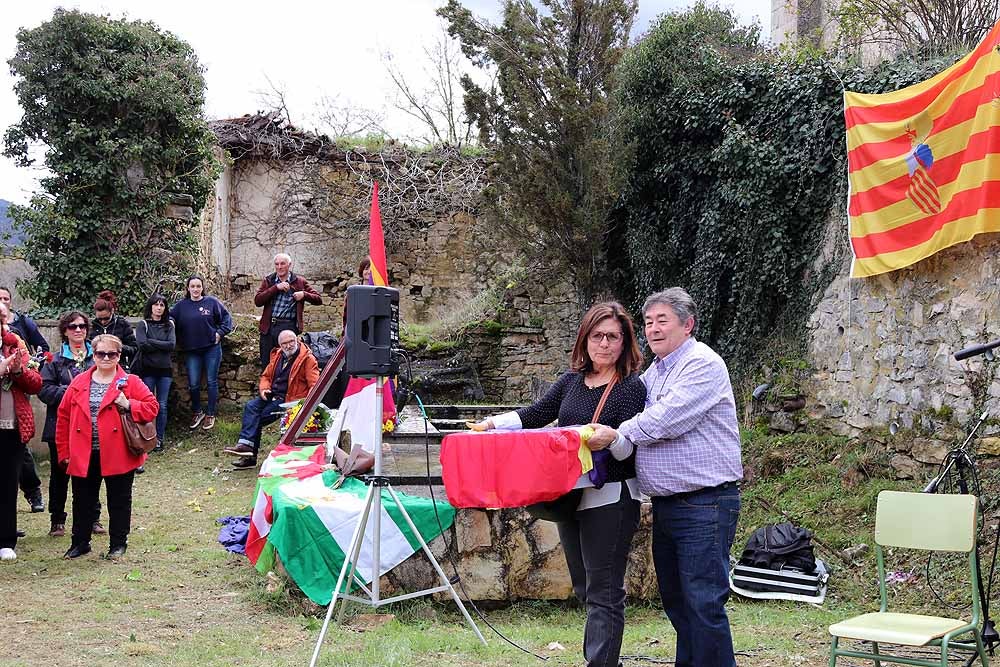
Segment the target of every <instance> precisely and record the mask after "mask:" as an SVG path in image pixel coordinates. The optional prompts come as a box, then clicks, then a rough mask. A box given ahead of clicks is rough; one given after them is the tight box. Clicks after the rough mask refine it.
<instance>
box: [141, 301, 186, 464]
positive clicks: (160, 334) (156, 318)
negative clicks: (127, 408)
mask: <svg viewBox="0 0 1000 667" xmlns="http://www.w3.org/2000/svg"><path fill="white" fill-rule="evenodd" d="M169 310H170V305H169V304H168V303H167V297H165V296H163V295H162V294H153V295H152V296H150V297H149V299H147V300H146V307H145V308H144V309H143V312H142V318H143V319H142V322H139V324H138V326H136V328H135V339H136V342H137V344H138V346H139V355H138V357H137V358H136V360H135V362H134V363H133V364H132V372H133V373H135V374H136V375H138V376H139V377H141V378H142V381H143V382H145V383H146V386H147V387H149V390H150V391H151V392H153V394H155V395H156V400H157V401H158V402H159V403H160V411H159V412H158V413H157V414H156V447H155V448H154V449H153V451H154V452H162V451H163V433H164V431H165V430H166V428H167V397H168V396H169V395H170V385H171V384H173V381H174V362H173V359H172V357H173V352H174V348H175V347H176V346H177V336H176V334H175V332H174V321H173V320H172V319H170V316H169V315H168V311H169Z"/></svg>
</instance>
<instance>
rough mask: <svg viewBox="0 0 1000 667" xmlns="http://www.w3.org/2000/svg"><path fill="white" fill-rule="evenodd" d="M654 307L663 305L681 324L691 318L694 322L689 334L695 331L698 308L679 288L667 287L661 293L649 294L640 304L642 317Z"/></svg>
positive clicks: (688, 295)
mask: <svg viewBox="0 0 1000 667" xmlns="http://www.w3.org/2000/svg"><path fill="white" fill-rule="evenodd" d="M656 305H663V306H667V307H668V308H670V310H672V311H674V315H676V316H677V319H679V320H680V321H681V322H687V321H688V318H689V317H690V318H692V319H693V320H694V328H692V329H691V333H692V334H693V333H694V332H695V330H697V328H698V306H697V304H695V302H694V299H692V298H691V295H690V294H688V293H687V291H686V290H685V289H683V288H681V287H668V288H667V289H665V290H663V291H661V292H656V293H655V294H650V295H649V296H648V297H646V301H645V302H644V303H643V304H642V315H643V317H645V316H646V311H647V310H649V309H650V308H652V307H653V306H656Z"/></svg>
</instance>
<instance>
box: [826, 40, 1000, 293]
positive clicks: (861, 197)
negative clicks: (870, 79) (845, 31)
mask: <svg viewBox="0 0 1000 667" xmlns="http://www.w3.org/2000/svg"><path fill="white" fill-rule="evenodd" d="M998 43H1000V22H998V23H997V24H996V25H995V26H993V29H992V30H991V31H990V32H989V34H988V35H986V37H985V38H983V41H982V42H980V43H979V46H977V47H976V49H975V50H974V51H973V52H972V53H970V54H969V55H967V56H966V57H965V58H963V59H962V60H960V61H958V62H957V63H955V64H954V65H952V66H951V67H949V68H948V69H946V70H945V71H943V72H941V73H940V74H938V75H937V76H935V77H933V78H931V79H928V80H927V81H923V82H921V83H918V84H915V85H913V86H910V87H908V88H904V89H903V90H899V91H896V92H893V93H884V94H881V95H866V94H862V93H852V92H846V93H845V94H844V117H845V120H846V122H847V165H848V166H847V169H848V181H849V185H850V198H849V202H848V229H849V233H850V237H851V250H852V251H853V253H854V263H853V265H852V267H851V276H852V277H864V276H874V275H877V274H880V273H885V272H887V271H894V270H896V269H901V268H903V267H904V266H909V265H910V264H913V263H915V262H918V261H920V260H921V259H924V258H925V257H929V256H931V255H933V254H934V253H936V252H937V251H938V250H942V249H944V248H947V247H949V246H952V245H955V244H956V243H961V242H963V241H968V240H969V239H971V238H972V237H973V236H975V235H976V234H980V233H983V232H996V231H1000V53H998V51H997V48H998Z"/></svg>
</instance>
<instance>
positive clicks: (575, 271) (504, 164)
mask: <svg viewBox="0 0 1000 667" xmlns="http://www.w3.org/2000/svg"><path fill="white" fill-rule="evenodd" d="M635 13H636V2H635V0H603V1H602V0H541V1H540V2H538V3H533V2H531V1H529V0H507V1H506V2H505V3H504V7H503V20H502V22H501V23H500V25H491V24H489V23H487V22H483V21H480V20H478V19H476V18H475V17H474V16H473V15H472V13H471V12H470V11H469V10H467V9H465V8H464V7H462V5H461V4H460V2H459V0H449V1H448V2H447V4H446V5H445V6H444V7H443V8H442V9H441V10H439V14H440V15H441V16H443V17H444V18H445V19H446V20H447V21H448V23H449V33H450V34H451V35H453V36H455V37H457V38H458V39H459V41H460V43H461V46H462V50H463V52H464V53H465V55H466V56H467V57H469V58H470V59H471V60H472V61H473V63H475V64H476V65H478V66H480V67H483V68H485V69H487V70H488V71H490V72H491V73H492V74H493V75H494V76H493V84H492V85H491V86H490V87H488V88H485V87H482V86H480V85H478V84H476V83H475V82H473V81H472V79H471V78H470V77H468V76H465V77H463V79H462V85H463V88H464V90H465V106H466V111H467V113H468V115H469V117H470V119H472V120H473V121H474V122H475V123H476V124H477V126H478V127H479V128H480V133H481V137H480V141H481V143H482V144H483V145H484V146H486V147H488V148H490V149H492V156H493V158H494V160H495V170H494V174H493V178H492V179H491V182H492V185H491V186H490V188H489V189H488V190H487V192H486V196H487V198H488V201H490V202H491V203H492V204H493V207H494V210H495V211H496V212H497V213H498V218H499V220H500V222H501V224H503V225H505V226H506V227H507V229H508V231H509V232H510V235H511V237H512V238H515V239H518V240H519V241H522V242H524V243H525V244H527V246H528V250H529V254H530V255H532V256H534V257H536V258H544V259H545V260H546V261H548V263H549V265H550V267H551V268H552V270H553V272H562V273H566V274H568V275H570V276H572V277H573V279H574V280H575V283H576V286H577V287H578V288H579V289H580V290H581V292H582V293H583V294H584V295H590V294H591V293H592V292H593V291H594V285H595V278H598V277H600V276H601V275H602V269H603V267H604V261H603V255H602V242H603V239H604V236H605V233H606V220H607V211H608V209H609V207H610V205H611V203H612V201H613V199H614V196H615V191H616V179H615V172H614V169H613V163H614V161H613V159H612V157H613V155H614V152H615V144H614V141H615V134H614V132H613V128H612V118H613V116H612V113H611V102H612V94H611V91H612V89H613V78H614V73H615V68H616V67H617V65H618V62H619V60H620V59H621V57H622V54H623V53H624V50H625V47H626V44H627V41H628V35H629V30H630V29H631V27H632V22H633V19H634V17H635Z"/></svg>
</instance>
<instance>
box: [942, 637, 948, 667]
mask: <svg viewBox="0 0 1000 667" xmlns="http://www.w3.org/2000/svg"><path fill="white" fill-rule="evenodd" d="M941 667H948V642H941Z"/></svg>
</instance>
